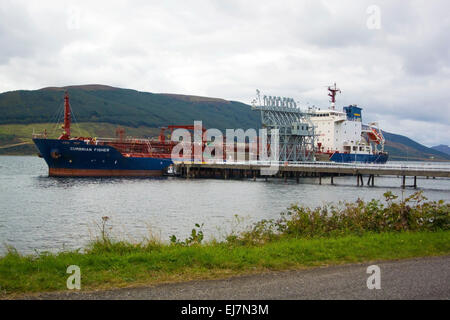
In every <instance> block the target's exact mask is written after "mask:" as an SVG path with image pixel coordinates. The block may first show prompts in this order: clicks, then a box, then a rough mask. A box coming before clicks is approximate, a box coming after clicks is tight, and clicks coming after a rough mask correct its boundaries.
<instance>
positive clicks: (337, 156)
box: [330, 153, 388, 164]
mask: <svg viewBox="0 0 450 320" xmlns="http://www.w3.org/2000/svg"><path fill="white" fill-rule="evenodd" d="M387 160H388V154H387V153H380V154H351V153H334V154H333V155H332V156H331V157H330V161H333V162H340V163H353V162H361V163H378V164H384V163H386V162H387Z"/></svg>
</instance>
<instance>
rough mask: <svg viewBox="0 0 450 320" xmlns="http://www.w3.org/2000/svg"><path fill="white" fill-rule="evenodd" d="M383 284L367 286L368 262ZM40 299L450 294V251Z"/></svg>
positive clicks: (426, 296) (443, 296) (449, 296)
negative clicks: (431, 255) (377, 270)
mask: <svg viewBox="0 0 450 320" xmlns="http://www.w3.org/2000/svg"><path fill="white" fill-rule="evenodd" d="M371 264H376V265H378V266H379V267H380V270H381V289H380V290H369V289H368V288H367V284H366V283H367V278H368V277H369V276H370V275H369V274H367V273H366V271H367V267H368V266H369V265H371ZM31 298H38V299H168V300H175V299H195V300H196V299H223V300H233V299H242V300H247V299H248V300H252V299H262V300H266V299H275V300H276V299H285V300H290V299H295V300H297V299H450V256H446V257H435V258H420V259H410V260H402V261H391V262H380V263H370V264H354V265H345V266H336V267H326V268H315V269H309V270H301V271H288V272H275V273H267V274H262V275H252V276H244V277H234V278H231V279H227V280H212V281H194V282H185V283H177V284H165V285H157V286H151V287H141V288H132V289H129V288H128V289H117V290H109V291H97V292H68V293H53V294H42V295H40V296H37V297H36V296H34V297H31Z"/></svg>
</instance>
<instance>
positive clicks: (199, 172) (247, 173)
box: [175, 161, 450, 188]
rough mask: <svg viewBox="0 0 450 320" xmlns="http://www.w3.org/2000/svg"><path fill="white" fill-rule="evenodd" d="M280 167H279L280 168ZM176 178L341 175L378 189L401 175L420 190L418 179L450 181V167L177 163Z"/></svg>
mask: <svg viewBox="0 0 450 320" xmlns="http://www.w3.org/2000/svg"><path fill="white" fill-rule="evenodd" d="M270 165H272V168H273V167H274V166H275V172H276V173H274V174H273V175H262V174H261V170H264V169H266V170H267V169H268V168H269V167H270ZM277 166H278V167H277ZM175 172H176V175H178V176H180V177H183V178H186V179H196V178H210V179H254V180H256V179H257V178H264V179H266V180H267V179H271V178H279V179H284V180H285V181H287V179H295V180H296V181H297V183H299V181H300V179H301V178H302V177H315V178H318V181H319V184H322V178H324V177H329V178H330V181H331V184H334V178H335V177H338V176H355V177H356V185H357V186H359V187H362V186H364V185H365V181H364V180H365V179H364V178H367V180H366V185H367V186H371V187H373V186H375V177H379V176H397V177H401V178H402V179H401V187H402V188H406V187H413V188H417V177H426V178H450V168H449V167H442V166H441V167H440V166H439V165H436V166H435V165H430V164H424V165H417V164H415V165H411V166H409V165H401V164H385V165H379V164H364V163H333V162H288V163H286V162H284V163H281V162H280V163H274V162H272V163H268V162H260V161H253V162H252V161H247V162H201V163H195V162H179V163H176V164H175ZM407 177H413V178H414V182H413V184H412V185H407V184H406V178H407Z"/></svg>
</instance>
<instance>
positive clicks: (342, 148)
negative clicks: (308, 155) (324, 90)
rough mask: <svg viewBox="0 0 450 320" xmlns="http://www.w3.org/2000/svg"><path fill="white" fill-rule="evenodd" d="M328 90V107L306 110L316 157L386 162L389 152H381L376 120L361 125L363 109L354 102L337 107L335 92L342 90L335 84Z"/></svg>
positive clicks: (331, 159) (344, 160)
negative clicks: (312, 133) (314, 143)
mask: <svg viewBox="0 0 450 320" xmlns="http://www.w3.org/2000/svg"><path fill="white" fill-rule="evenodd" d="M328 91H329V94H328V95H329V96H330V97H331V100H330V102H331V105H330V107H329V108H328V109H325V110H320V109H317V108H309V110H308V114H309V119H310V120H311V122H312V124H313V125H314V131H315V136H316V146H315V147H316V152H315V158H316V160H318V161H333V162H359V163H361V162H362V163H377V164H384V163H386V162H387V160H388V157H389V155H388V153H387V152H385V151H384V144H385V138H384V136H383V132H382V130H381V129H380V128H379V125H378V123H376V122H372V123H369V124H363V122H362V108H360V107H358V106H357V105H349V106H345V107H343V110H342V111H339V110H336V94H337V93H341V90H340V89H338V88H337V86H336V83H335V84H334V86H329V87H328Z"/></svg>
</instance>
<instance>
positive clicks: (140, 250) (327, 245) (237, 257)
mask: <svg viewBox="0 0 450 320" xmlns="http://www.w3.org/2000/svg"><path fill="white" fill-rule="evenodd" d="M449 253H450V231H438V232H401V233H381V234H372V233H368V234H364V235H362V236H356V235H348V236H342V237H338V238H317V239H288V238H286V239H280V240H276V241H273V242H270V243H267V244H264V245H254V246H248V245H246V246H242V245H230V244H225V243H208V244H204V245H194V246H171V245H156V244H153V245H147V246H136V245H132V244H127V243H122V242H118V243H115V244H113V245H109V246H99V245H97V246H94V247H92V248H90V249H88V250H87V251H86V252H85V253H81V252H62V253H59V254H42V255H40V256H38V257H35V256H22V255H19V254H18V253H16V252H14V251H12V252H9V253H8V254H7V255H6V256H5V257H3V258H2V259H1V260H0V286H1V291H2V294H3V295H10V294H14V293H16V294H17V293H30V292H43V291H54V290H66V280H67V277H68V276H69V275H68V274H66V269H67V267H68V266H69V265H78V266H79V267H80V269H81V282H82V289H100V288H103V289H106V288H117V287H125V286H130V285H143V284H156V283H161V282H173V281H185V280H193V279H212V278H219V277H224V276H230V275H240V274H249V273H255V272H264V271H270V270H289V269H299V268H305V267H313V266H325V265H335V264H343V263H355V262H364V261H373V260H393V259H404V258H412V257H420V256H438V255H446V254H449Z"/></svg>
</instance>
